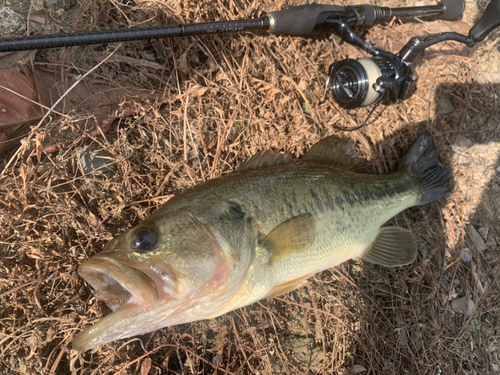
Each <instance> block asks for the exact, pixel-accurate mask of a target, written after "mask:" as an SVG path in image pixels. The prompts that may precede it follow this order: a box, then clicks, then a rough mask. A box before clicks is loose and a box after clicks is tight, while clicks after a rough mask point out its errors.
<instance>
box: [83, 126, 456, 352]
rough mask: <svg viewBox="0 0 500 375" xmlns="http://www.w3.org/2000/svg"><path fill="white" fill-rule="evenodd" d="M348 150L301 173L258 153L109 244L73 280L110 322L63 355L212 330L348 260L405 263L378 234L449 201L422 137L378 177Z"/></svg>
mask: <svg viewBox="0 0 500 375" xmlns="http://www.w3.org/2000/svg"><path fill="white" fill-rule="evenodd" d="M351 150H352V148H350V147H349V146H348V145H347V144H346V142H345V141H344V140H341V139H336V138H327V139H325V140H323V141H321V142H319V143H318V144H316V145H314V146H313V147H312V148H311V150H310V152H309V153H307V154H306V155H305V156H304V157H303V160H299V161H292V160H291V159H290V158H289V157H288V156H286V155H283V154H278V153H273V152H271V151H266V152H262V153H260V154H257V155H255V156H254V157H253V158H251V159H249V160H248V161H247V162H245V163H244V164H243V167H244V169H245V170H243V171H241V172H237V173H233V174H231V175H226V176H223V177H220V178H217V179H214V180H210V181H207V182H205V183H202V184H200V185H197V186H194V187H193V188H190V189H187V190H185V191H184V192H182V193H180V194H178V195H176V196H175V197H173V198H172V199H170V200H169V201H168V202H167V203H166V204H165V205H164V206H162V207H161V208H160V209H158V210H157V211H156V212H155V213H154V214H153V215H151V216H150V217H149V218H147V219H146V220H145V221H144V222H143V223H141V224H139V225H138V226H137V227H135V228H133V229H131V230H129V231H127V232H125V233H124V234H122V235H120V236H118V237H116V238H115V239H114V240H112V241H111V242H110V243H109V244H108V245H107V246H106V248H105V249H104V250H103V251H102V253H100V254H97V255H96V256H94V257H93V258H92V259H90V260H89V261H87V262H85V263H84V264H82V265H81V266H80V268H79V273H80V275H82V277H84V278H85V279H86V280H87V281H88V282H89V284H91V286H92V287H94V289H96V291H97V292H96V296H98V297H99V296H100V298H101V299H102V300H103V301H104V302H105V303H107V304H108V305H109V306H110V307H111V308H112V309H113V310H115V311H114V312H113V313H112V314H110V315H109V316H107V317H106V318H105V319H103V320H101V321H100V322H99V323H97V324H96V325H95V326H94V327H92V328H91V329H88V330H86V331H84V332H83V333H81V334H79V335H78V336H77V338H76V339H75V341H74V343H73V347H74V348H76V349H80V350H84V349H88V348H90V347H93V346H97V345H101V344H104V343H107V342H110V341H113V340H116V339H119V338H125V337H130V336H132V335H137V334H142V333H146V332H150V331H152V330H154V329H158V328H161V327H164V326H168V325H173V324H180V323H187V322H191V321H195V320H199V319H208V318H213V317H216V316H219V315H221V314H224V313H226V312H229V311H231V310H234V309H237V308H239V307H243V306H247V305H249V304H251V303H253V302H256V301H258V300H260V299H262V298H265V297H268V296H275V295H279V294H283V293H286V292H288V291H290V290H293V289H295V288H297V287H299V286H300V285H302V283H303V282H304V281H305V280H306V279H307V278H308V277H310V276H311V275H313V274H314V273H316V272H318V271H321V270H324V269H327V268H330V267H333V266H335V265H337V264H340V263H342V262H344V261H346V260H349V259H353V258H354V259H359V258H361V259H363V260H366V261H369V262H372V263H376V264H380V265H384V266H389V267H394V266H401V265H406V264H409V263H411V262H412V261H413V260H414V259H415V258H416V255H417V248H416V244H415V241H414V239H413V236H412V234H411V233H410V232H409V231H408V230H406V229H403V228H397V227H384V226H383V225H384V223H385V222H387V221H388V220H389V219H391V218H392V217H394V216H395V215H396V214H398V213H399V212H401V211H403V210H405V209H406V208H408V207H412V206H416V205H421V204H425V203H428V202H432V201H434V200H436V199H439V198H442V197H445V196H447V195H448V194H450V192H451V191H452V189H453V180H452V176H451V172H450V170H449V169H448V168H445V167H442V166H440V164H439V159H438V155H437V150H436V148H435V145H434V143H433V141H432V138H431V137H430V135H429V134H427V133H426V134H424V135H422V136H421V137H420V138H419V139H418V140H417V141H416V142H415V144H414V145H413V146H412V147H411V149H410V151H409V152H408V154H407V156H405V158H404V159H403V161H402V163H401V167H400V168H399V170H398V171H396V172H394V173H391V174H388V175H376V174H366V173H360V168H359V164H358V161H357V160H356V159H355V158H354V157H353V153H352V152H351Z"/></svg>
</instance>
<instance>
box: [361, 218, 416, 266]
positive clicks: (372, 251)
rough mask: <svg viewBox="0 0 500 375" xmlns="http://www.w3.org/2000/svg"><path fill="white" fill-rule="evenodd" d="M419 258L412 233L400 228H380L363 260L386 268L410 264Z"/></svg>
mask: <svg viewBox="0 0 500 375" xmlns="http://www.w3.org/2000/svg"><path fill="white" fill-rule="evenodd" d="M416 257H417V244H416V243H415V239H414V238H413V235H412V234H411V232H410V231H409V230H407V229H404V228H399V227H385V228H380V230H379V232H378V235H377V237H376V238H375V240H374V241H373V242H372V244H371V246H370V248H369V249H368V251H367V252H366V253H365V254H364V255H363V256H362V257H361V259H363V260H365V261H367V262H370V263H375V264H380V265H381V266H385V267H397V266H404V265H407V264H410V263H411V262H413V261H414V260H415V258H416Z"/></svg>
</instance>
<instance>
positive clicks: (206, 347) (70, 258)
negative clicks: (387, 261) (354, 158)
mask: <svg viewBox="0 0 500 375" xmlns="http://www.w3.org/2000/svg"><path fill="white" fill-rule="evenodd" d="M344 3H347V2H344ZM292 4H297V2H283V1H279V2H271V1H267V0H262V1H249V0H242V1H238V2H234V1H232V0H228V1H225V0H224V1H222V0H219V1H209V0H202V1H184V2H181V1H173V2H162V1H155V2H140V3H139V4H138V5H135V6H131V5H124V3H120V2H118V1H113V0H111V1H104V0H102V1H92V2H90V1H89V2H81V4H80V5H79V8H78V9H77V10H78V18H77V19H78V20H79V22H77V23H76V26H75V30H87V29H89V28H92V29H93V28H111V27H118V26H121V27H128V26H139V25H141V26H144V25H152V24H177V23H180V22H203V21H208V20H221V19H236V18H255V17H259V16H261V15H263V14H264V13H265V11H271V10H276V9H281V8H283V7H286V6H290V5H292ZM379 5H387V4H385V3H384V4H379ZM468 7H469V8H468V11H469V14H468V17H472V16H471V14H472V15H474V14H476V13H474V12H476V11H477V9H476V8H475V5H474V4H468ZM441 27H442V28H444V29H445V28H447V27H450V26H449V25H445V24H441V23H438V22H433V23H422V24H419V23H417V24H415V23H411V24H399V23H398V22H395V23H394V24H393V25H385V26H377V27H374V28H372V29H370V30H368V31H367V33H366V37H367V38H368V39H370V40H375V41H377V43H378V44H379V45H381V46H383V47H386V48H392V49H393V50H394V51H397V50H398V49H399V47H400V45H401V43H402V42H403V41H405V40H407V39H408V38H409V37H410V36H411V35H412V34H413V33H415V32H416V30H417V29H420V31H422V30H428V28H430V29H431V30H433V31H434V32H435V31H437V30H439V29H440V28H441ZM436 28H437V29H436ZM68 31H70V29H69V30H68ZM113 49H114V46H108V47H106V46H97V47H77V48H73V49H67V50H54V51H45V52H42V53H40V54H39V55H38V58H37V59H36V62H35V64H36V65H37V66H44V67H48V68H50V69H53V70H56V71H58V72H60V73H61V74H63V73H64V72H65V71H68V70H69V69H71V68H77V69H78V70H79V71H80V72H86V71H88V70H90V69H92V68H93V67H95V66H96V65H97V64H98V63H99V62H100V61H102V60H103V59H104V58H105V57H106V56H107V55H108V54H109V53H110V52H111V51H112V50H113ZM346 56H350V57H359V56H361V54H360V51H358V50H357V49H355V48H354V47H351V46H347V45H339V43H338V40H337V39H336V38H335V37H334V36H326V35H322V36H316V37H311V38H290V37H275V36H267V35H264V34H259V33H257V34H252V33H245V34H242V35H224V36H221V35H210V36H200V37H187V38H177V39H172V40H161V41H153V42H134V43H129V44H126V45H125V46H123V47H121V48H120V49H119V50H118V51H117V53H116V54H115V55H114V57H113V58H112V59H110V60H109V61H108V62H106V63H103V64H102V65H101V66H99V67H98V68H97V69H96V70H95V72H94V73H93V74H92V75H91V77H92V79H95V80H97V79H98V80H100V81H104V82H108V84H109V85H110V86H118V87H119V86H124V87H137V88H142V89H147V90H150V91H151V92H154V93H155V94H154V95H153V96H152V97H154V98H155V99H147V98H145V97H140V96H136V97H133V96H130V97H128V98H127V100H126V101H124V102H123V103H120V106H119V108H118V110H117V112H118V113H127V114H129V116H124V117H123V118H120V119H118V120H117V121H115V122H114V123H113V125H112V126H111V128H110V129H109V130H108V131H107V132H106V133H104V134H102V135H99V134H98V133H97V132H94V133H92V134H90V135H89V134H88V133H87V135H85V136H84V135H83V134H84V133H85V132H86V131H88V128H87V126H88V121H81V119H80V118H79V117H78V116H77V115H76V114H74V113H69V115H70V116H68V117H66V118H62V119H57V118H52V120H51V121H50V122H48V124H47V125H46V126H43V127H40V128H39V129H37V130H36V132H35V133H36V134H34V135H33V137H32V139H31V141H29V142H25V143H24V144H23V146H22V151H21V152H20V154H19V157H18V158H16V159H15V160H14V163H13V165H12V166H11V167H9V168H8V169H6V170H5V174H4V176H3V177H2V179H1V186H0V206H1V210H2V211H1V213H0V255H1V257H0V264H1V267H0V304H1V305H0V306H1V307H0V311H1V318H0V319H1V321H0V374H15V373H20V374H68V373H71V374H82V375H83V374H85V375H90V374H114V373H120V374H141V375H143V374H148V373H149V374H167V373H168V374H215V373H217V374H222V373H230V374H233V373H240V374H271V373H276V374H278V373H283V374H285V373H286V374H305V373H318V374H335V373H338V374H349V373H350V372H351V373H355V372H356V371H358V370H361V369H362V367H364V368H365V369H366V371H365V372H362V374H395V375H401V374H412V375H414V374H419V375H420V374H422V375H423V374H429V375H430V374H435V375H437V374H498V373H499V371H500V358H499V355H500V353H499V350H500V343H499V332H498V330H497V327H498V325H499V324H500V314H499V312H498V311H499V303H500V285H499V282H498V275H499V272H500V262H499V259H500V258H499V257H500V250H499V248H498V243H499V242H500V230H499V228H500V225H499V224H500V219H499V216H498V212H500V207H499V202H500V178H499V174H498V173H496V172H495V168H497V167H498V165H499V163H498V152H499V151H500V147H499V146H498V145H499V142H500V133H499V131H498V125H499V123H500V116H499V107H498V95H499V92H500V91H499V85H498V82H500V79H499V78H498V75H499V69H498V68H499V67H498V61H499V60H498V57H499V51H498V43H496V44H495V42H494V41H492V40H490V41H488V42H486V43H485V44H484V45H482V46H479V48H475V49H474V50H473V51H472V52H471V51H470V50H467V49H462V47H460V46H458V45H456V44H449V45H446V46H445V47H444V48H443V46H440V48H439V49H438V48H435V49H433V50H432V51H428V52H426V53H425V54H424V55H423V56H422V57H421V58H420V59H419V61H418V62H417V73H418V74H419V77H420V78H419V81H418V85H417V88H416V90H415V91H414V92H413V94H412V96H411V98H410V99H409V100H407V101H405V102H403V103H400V104H398V105H391V106H387V107H384V106H381V107H380V108H379V109H378V110H377V111H376V116H375V117H374V118H372V119H371V120H370V121H369V122H368V124H367V126H366V127H364V128H362V129H361V130H359V131H356V132H353V133H346V136H348V137H349V138H351V139H352V141H353V142H354V143H355V144H356V146H357V148H358V150H359V152H360V155H361V156H362V157H363V158H364V159H365V160H366V164H367V168H368V169H369V170H370V171H372V172H375V173H386V172H388V171H389V170H391V169H393V168H394V167H395V166H397V163H398V161H399V160H400V159H401V157H402V155H403V154H404V152H405V151H406V150H407V149H408V148H409V146H410V144H411V143H412V142H413V141H414V140H415V139H416V138H417V136H418V135H419V134H420V133H422V132H423V131H424V130H425V129H428V130H430V131H431V133H432V134H433V135H434V137H435V140H436V142H437V143H438V147H439V148H440V150H441V153H442V156H443V160H444V161H445V163H447V164H450V165H452V166H453V168H454V172H455V175H456V176H457V186H458V187H459V189H457V190H456V192H455V193H454V194H453V195H452V196H451V197H450V198H448V199H447V200H445V201H441V202H438V203H433V204H431V205H428V206H425V207H419V208H413V209H410V210H408V211H406V212H405V213H403V214H401V215H399V216H398V217H397V218H395V219H394V222H395V223H396V224H397V225H399V226H403V227H407V228H409V229H411V231H412V232H413V233H414V234H415V236H416V238H417V242H418V245H419V248H420V253H419V257H418V260H417V261H416V262H415V263H414V264H413V265H411V266H409V267H404V268H398V269H386V268H382V267H375V266H371V265H367V264H365V263H355V262H348V263H346V264H343V265H341V266H340V267H338V268H336V269H332V270H329V271H325V272H322V273H320V274H317V275H316V276H314V277H313V278H312V279H311V280H310V281H309V282H308V283H307V284H306V285H305V286H304V287H302V288H301V289H299V290H297V291H294V292H292V293H289V294H287V295H285V296H282V297H280V298H275V299H269V300H267V301H261V302H260V303H257V304H254V305H252V306H249V307H246V308H243V309H241V310H237V311H235V312H232V313H229V314H226V315H224V316H222V317H220V318H217V319H212V320H208V321H200V322H195V323H192V324H186V325H181V326H174V327H169V328H165V329H162V330H159V331H156V332H154V333H152V334H149V335H145V336H142V337H140V338H134V339H130V340H127V341H119V342H114V343H111V344H109V345H105V346H102V347H98V348H95V349H92V350H89V351H87V352H85V353H78V352H75V351H72V350H71V346H70V343H71V340H72V338H73V337H74V336H75V335H76V334H77V333H78V332H80V331H81V330H82V329H84V328H85V327H88V326H89V325H90V324H92V323H93V322H95V321H96V320H98V319H100V318H101V317H102V316H103V315H104V314H106V313H107V312H108V310H107V308H106V307H105V306H104V304H103V303H101V302H98V301H96V299H95V298H94V297H93V295H92V293H91V291H90V289H89V287H88V285H86V284H85V283H84V282H83V280H82V279H81V278H80V277H79V276H78V275H77V273H76V269H77V267H78V265H79V264H81V263H82V262H83V261H85V260H86V259H88V258H89V257H90V256H92V255H93V254H95V253H96V252H98V251H100V249H102V248H103V246H104V245H105V244H106V243H107V241H109V240H110V239H111V238H113V237H114V236H115V235H117V234H119V233H121V232H123V231H124V230H126V229H127V228H130V227H131V226H133V225H135V224H137V223H138V222H139V221H141V220H142V219H144V218H145V217H146V216H147V215H149V214H150V213H152V212H153V211H155V210H156V209H157V208H158V207H159V206H160V205H161V204H162V203H164V202H165V201H166V200H168V199H169V197H171V196H172V194H174V193H176V192H178V191H180V190H183V189H185V188H187V187H189V186H192V185H194V184H196V183H199V182H201V181H204V180H207V179H210V178H214V177H217V176H219V175H221V174H225V173H230V172H232V171H233V170H234V169H235V168H236V167H237V166H238V164H239V163H240V162H241V161H242V160H244V159H246V158H247V157H248V156H250V155H252V154H253V153H255V152H256V151H258V150H262V149H267V148H274V149H278V150H288V151H290V152H291V153H292V154H293V155H295V156H300V155H302V154H303V153H304V151H305V150H307V149H309V147H310V146H311V145H312V144H314V143H315V142H317V141H318V140H319V139H321V138H323V137H325V136H327V135H330V134H334V133H338V131H336V130H334V129H333V128H332V127H331V125H332V124H335V125H337V126H346V127H351V126H354V125H357V124H358V123H360V122H361V121H363V120H364V118H365V117H366V115H367V113H368V112H369V110H368V109H361V110H352V111H345V110H342V109H340V108H339V107H338V106H337V105H336V104H334V103H333V102H332V101H331V100H327V101H326V103H323V104H320V103H319V102H320V99H321V96H322V91H323V87H324V82H325V79H326V72H327V69H328V66H329V64H331V63H332V62H333V61H335V60H338V59H341V58H344V57H346ZM495 74H496V76H495ZM481 79H482V80H481ZM495 82H496V83H495ZM91 83H92V80H89V81H88V84H91ZM443 97H445V98H448V99H449V100H450V101H451V103H452V104H453V105H454V107H455V110H454V111H453V112H452V113H451V114H447V115H445V114H440V113H439V104H438V103H439V101H440V99H441V98H443ZM67 129H70V130H71V132H70V133H68V132H67V131H66V132H65V133H64V134H65V136H66V137H67V138H68V139H66V140H65V142H64V147H61V148H60V149H59V150H56V151H54V148H53V147H52V146H53V143H54V140H55V139H56V138H55V134H58V132H61V131H64V130H67ZM68 134H69V135H68ZM464 139H466V140H470V141H471V142H472V144H473V145H484V144H487V143H488V142H490V143H489V144H488V149H487V150H488V152H487V154H488V155H489V156H490V158H489V159H488V160H486V159H484V158H481V160H483V161H482V162H481V163H482V164H481V165H482V166H483V167H484V168H483V169H484V170H485V171H489V172H488V175H486V174H482V175H481V176H479V177H478V176H477V175H475V174H474V173H472V171H471V170H470V169H469V168H470V167H471V166H470V164H467V160H468V159H467V160H465V159H463V158H462V159H460V157H465V156H466V157H468V158H469V159H470V160H475V161H477V160H478V159H477V154H473V153H472V152H473V150H474V147H470V144H469V145H465V146H464V142H463V140H464ZM89 145H91V146H92V147H93V148H94V149H95V150H103V151H102V152H103V154H102V156H103V157H105V158H106V160H107V162H109V163H108V164H110V165H111V166H110V167H106V168H103V170H102V171H100V172H101V173H90V174H89V173H86V172H85V169H84V167H85V166H84V165H83V164H82V160H81V158H80V155H81V153H82V152H83V151H82V150H84V149H85V147H88V146H89ZM49 146H50V147H52V148H50V147H49ZM49 151H51V152H49ZM464 160H465V161H464ZM485 173H486V172H485ZM471 186H475V187H476V190H474V191H475V194H474V195H473V196H466V195H467V194H465V193H464V192H467V191H469V189H468V188H469V187H471ZM469 195H470V194H469ZM471 210H475V211H474V212H473V214H472V215H471ZM468 224H474V225H475V226H476V227H477V228H479V229H480V232H481V234H483V235H485V233H486V236H487V249H486V250H485V251H482V252H480V251H478V250H477V249H475V248H474V243H473V242H472V239H471V236H470V235H469V234H468V232H467V231H466V228H467V225H468ZM464 247H468V248H470V249H471V253H472V262H471V263H464V262H463V261H462V260H461V258H460V256H459V253H460V251H459V250H461V249H462V248H464ZM443 277H446V278H447V280H449V281H450V284H451V285H450V286H447V285H440V280H443ZM441 284H442V283H441ZM462 296H467V297H470V298H471V299H472V300H473V301H474V302H475V306H476V310H475V312H474V313H473V314H472V315H470V316H467V315H463V314H461V313H458V312H455V311H453V309H452V308H451V307H450V301H451V300H452V299H454V298H456V297H462ZM298 347H300V348H298ZM360 366H362V367H360Z"/></svg>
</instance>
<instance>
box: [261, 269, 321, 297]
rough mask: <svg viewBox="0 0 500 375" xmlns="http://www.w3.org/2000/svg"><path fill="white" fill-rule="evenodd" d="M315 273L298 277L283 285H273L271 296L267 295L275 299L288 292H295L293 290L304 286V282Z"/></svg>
mask: <svg viewBox="0 0 500 375" xmlns="http://www.w3.org/2000/svg"><path fill="white" fill-rule="evenodd" d="M315 273H316V272H313V273H309V274H307V275H305V276H301V277H298V278H296V279H293V280H290V281H287V282H285V283H282V284H277V285H275V286H274V288H273V290H272V291H271V294H270V295H269V297H277V296H280V295H282V294H286V293H288V292H291V291H292V290H295V289H297V288H299V287H301V286H302V285H303V284H304V282H305V281H306V280H307V279H308V278H310V277H311V276H312V275H314V274H315Z"/></svg>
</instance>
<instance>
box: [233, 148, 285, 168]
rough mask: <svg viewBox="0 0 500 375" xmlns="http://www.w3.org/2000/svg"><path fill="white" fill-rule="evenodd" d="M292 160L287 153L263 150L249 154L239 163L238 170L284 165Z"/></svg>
mask: <svg viewBox="0 0 500 375" xmlns="http://www.w3.org/2000/svg"><path fill="white" fill-rule="evenodd" d="M291 162H292V158H291V157H290V155H288V154H280V153H279V152H277V151H273V150H264V151H260V152H258V153H256V154H255V155H254V156H251V157H250V158H249V159H247V160H246V161H244V162H243V163H241V165H240V167H239V168H238V170H239V171H240V172H242V171H248V170H250V169H259V168H265V167H272V166H274V165H286V164H290V163H291Z"/></svg>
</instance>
